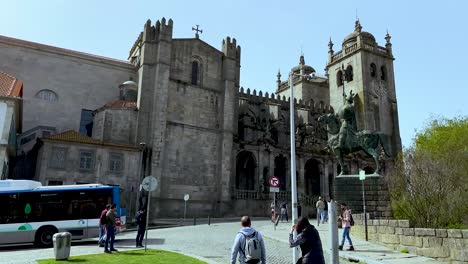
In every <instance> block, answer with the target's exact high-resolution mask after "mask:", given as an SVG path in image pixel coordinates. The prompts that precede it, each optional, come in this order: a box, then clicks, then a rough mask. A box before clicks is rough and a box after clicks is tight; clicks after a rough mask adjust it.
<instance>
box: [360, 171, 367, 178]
mask: <svg viewBox="0 0 468 264" xmlns="http://www.w3.org/2000/svg"><path fill="white" fill-rule="evenodd" d="M365 179H366V172H365V171H364V170H359V180H361V181H363V180H365Z"/></svg>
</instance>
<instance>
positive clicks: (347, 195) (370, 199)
mask: <svg viewBox="0 0 468 264" xmlns="http://www.w3.org/2000/svg"><path fill="white" fill-rule="evenodd" d="M351 168H352V167H351ZM364 188H365V195H366V211H367V212H372V213H373V215H374V216H376V217H385V218H387V217H391V216H392V208H391V204H390V197H389V195H388V186H387V183H386V181H385V178H383V177H369V178H366V180H365V185H364ZM334 192H335V199H336V201H338V203H342V202H345V203H346V204H347V205H348V207H349V208H350V209H351V211H352V212H353V213H362V212H363V207H362V182H361V180H359V178H357V177H355V178H351V177H349V178H345V177H336V178H335V190H334ZM353 215H354V214H353Z"/></svg>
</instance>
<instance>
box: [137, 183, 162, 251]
mask: <svg viewBox="0 0 468 264" xmlns="http://www.w3.org/2000/svg"><path fill="white" fill-rule="evenodd" d="M141 186H142V187H143V189H145V191H147V192H148V202H147V207H146V235H145V251H146V248H147V245H148V224H149V215H150V211H149V208H150V201H151V192H152V191H154V190H156V188H157V187H158V180H157V179H156V178H155V177H153V176H147V177H145V178H144V179H143V181H142V182H141Z"/></svg>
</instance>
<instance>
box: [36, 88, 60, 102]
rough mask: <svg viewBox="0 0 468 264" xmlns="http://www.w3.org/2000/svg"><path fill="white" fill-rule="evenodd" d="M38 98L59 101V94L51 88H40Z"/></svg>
mask: <svg viewBox="0 0 468 264" xmlns="http://www.w3.org/2000/svg"><path fill="white" fill-rule="evenodd" d="M35 97H36V98H39V99H42V100H45V101H48V102H57V101H58V96H57V94H56V93H55V92H53V91H51V90H40V91H39V92H37V94H36V96H35Z"/></svg>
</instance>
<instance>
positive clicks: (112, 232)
mask: <svg viewBox="0 0 468 264" xmlns="http://www.w3.org/2000/svg"><path fill="white" fill-rule="evenodd" d="M106 229H107V234H106V243H105V244H104V249H105V250H106V251H107V250H108V247H107V245H108V244H109V240H110V249H114V239H115V227H114V226H108V227H107V228H106Z"/></svg>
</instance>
